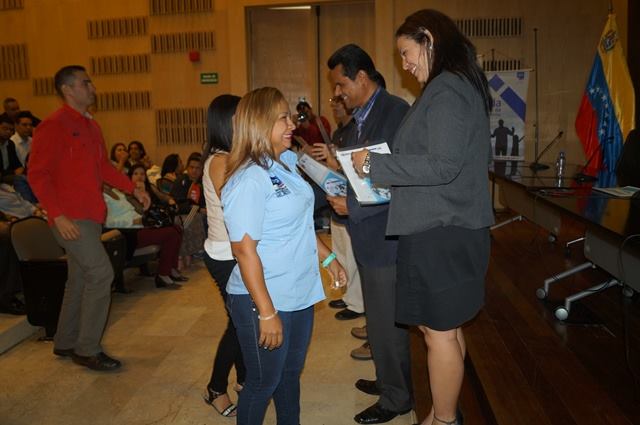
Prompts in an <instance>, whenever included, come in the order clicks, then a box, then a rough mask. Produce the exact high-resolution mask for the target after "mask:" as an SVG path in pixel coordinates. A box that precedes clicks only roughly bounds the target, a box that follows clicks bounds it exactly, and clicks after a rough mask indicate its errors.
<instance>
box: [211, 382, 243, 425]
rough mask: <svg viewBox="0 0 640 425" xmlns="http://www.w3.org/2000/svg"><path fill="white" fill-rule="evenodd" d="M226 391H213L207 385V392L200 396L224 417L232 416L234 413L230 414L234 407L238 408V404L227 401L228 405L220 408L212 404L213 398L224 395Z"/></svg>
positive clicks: (234, 409)
mask: <svg viewBox="0 0 640 425" xmlns="http://www.w3.org/2000/svg"><path fill="white" fill-rule="evenodd" d="M226 394H227V393H219V392H217V391H213V390H212V389H211V388H209V387H207V393H206V394H204V395H203V396H202V398H203V399H204V402H205V403H207V404H208V405H210V406H211V407H213V409H214V410H215V411H216V412H218V413H219V414H220V415H222V416H224V417H225V418H230V417H233V416H235V415H232V414H233V413H234V412H235V411H236V409H237V408H238V406H236V405H235V404H233V403H231V402H230V403H229V405H228V406H227V407H225V408H224V409H222V410H218V408H217V407H216V405H215V404H213V401H214V400H215V399H217V398H218V397H220V396H223V395H226Z"/></svg>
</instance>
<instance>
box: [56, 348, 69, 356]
mask: <svg viewBox="0 0 640 425" xmlns="http://www.w3.org/2000/svg"><path fill="white" fill-rule="evenodd" d="M53 354H55V355H56V356H60V357H72V356H73V348H54V349H53Z"/></svg>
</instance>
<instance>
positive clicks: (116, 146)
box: [109, 142, 127, 162]
mask: <svg viewBox="0 0 640 425" xmlns="http://www.w3.org/2000/svg"><path fill="white" fill-rule="evenodd" d="M118 146H122V147H123V148H124V150H125V151H126V150H127V145H125V144H124V143H120V142H118V143H116V144H115V145H113V146H111V154H110V155H109V158H111V160H112V161H113V162H118V158H116V149H118Z"/></svg>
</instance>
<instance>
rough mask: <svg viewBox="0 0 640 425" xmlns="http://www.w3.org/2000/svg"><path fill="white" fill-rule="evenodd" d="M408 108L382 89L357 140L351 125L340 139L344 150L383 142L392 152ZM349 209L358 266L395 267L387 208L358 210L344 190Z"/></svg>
mask: <svg viewBox="0 0 640 425" xmlns="http://www.w3.org/2000/svg"><path fill="white" fill-rule="evenodd" d="M408 109H409V104H408V103H407V102H405V101H404V100H402V99H400V98H399V97H397V96H393V95H391V94H389V93H388V92H387V91H386V90H385V89H381V92H380V93H379V94H378V97H377V98H376V100H375V103H374V104H373V106H372V108H371V111H369V115H368V116H367V119H366V121H365V122H364V125H363V127H362V133H361V134H360V138H358V132H357V126H356V125H351V126H349V128H348V130H346V131H345V134H344V135H343V141H344V145H345V146H354V145H357V144H359V143H364V142H365V141H368V142H369V143H371V144H373V143H375V142H380V141H383V140H384V141H385V142H387V143H388V144H389V148H390V149H392V146H393V139H394V137H395V134H396V130H397V129H398V127H399V126H400V122H401V121H402V118H403V117H404V115H405V113H406V112H407V110H408ZM347 207H348V209H349V222H348V230H349V235H350V236H351V245H352V246H353V254H354V256H355V257H356V260H357V261H358V263H360V264H361V265H364V266H368V267H387V266H391V265H394V264H395V263H396V254H397V247H398V241H397V238H393V237H386V236H385V229H386V227H387V215H388V211H389V205H388V204H385V205H367V206H360V204H358V201H357V200H356V197H355V194H354V193H353V190H352V189H351V188H350V187H349V188H348V189H347Z"/></svg>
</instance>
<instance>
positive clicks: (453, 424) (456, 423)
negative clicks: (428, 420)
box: [433, 408, 464, 425]
mask: <svg viewBox="0 0 640 425" xmlns="http://www.w3.org/2000/svg"><path fill="white" fill-rule="evenodd" d="M433 419H434V420H436V421H438V422H440V423H441V424H445V425H463V424H464V418H463V417H462V412H461V411H460V409H459V408H457V409H456V418H455V419H454V420H452V421H448V422H447V421H443V420H442V419H440V418H438V417H437V416H436V415H433Z"/></svg>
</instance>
